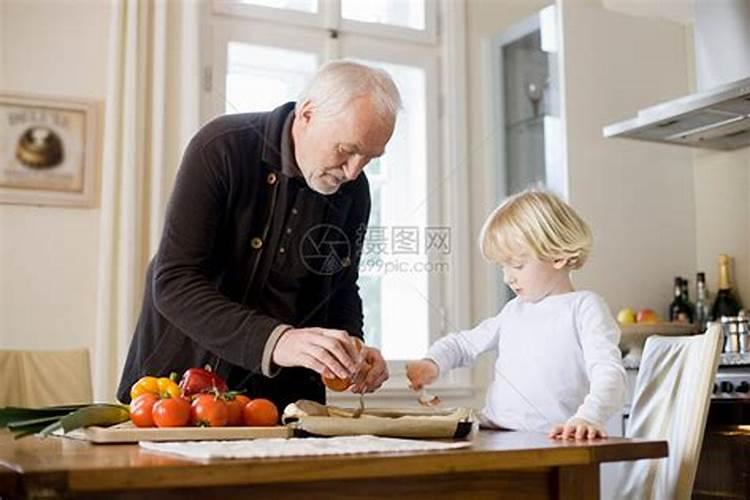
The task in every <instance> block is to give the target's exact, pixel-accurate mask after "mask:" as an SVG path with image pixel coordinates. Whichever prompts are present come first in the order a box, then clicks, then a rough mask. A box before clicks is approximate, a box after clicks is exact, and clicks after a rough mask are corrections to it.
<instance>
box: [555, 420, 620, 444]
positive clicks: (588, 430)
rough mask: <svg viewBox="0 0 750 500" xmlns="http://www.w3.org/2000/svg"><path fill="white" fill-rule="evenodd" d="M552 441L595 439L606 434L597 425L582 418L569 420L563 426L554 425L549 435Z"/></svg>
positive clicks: (604, 436)
mask: <svg viewBox="0 0 750 500" xmlns="http://www.w3.org/2000/svg"><path fill="white" fill-rule="evenodd" d="M549 437H551V438H553V439H563V440H564V439H597V438H606V437H607V434H606V433H605V432H604V429H602V428H601V427H600V426H599V425H597V424H594V423H592V422H589V421H588V420H584V419H582V418H571V419H570V420H568V421H567V422H565V423H564V424H559V425H556V426H554V427H553V428H552V430H551V431H550V433H549Z"/></svg>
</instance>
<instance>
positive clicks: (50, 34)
mask: <svg viewBox="0 0 750 500" xmlns="http://www.w3.org/2000/svg"><path fill="white" fill-rule="evenodd" d="M109 10H110V4H109V2H104V1H99V0H3V1H2V2H0V23H2V24H0V91H3V92H20V93H36V94H51V95H58V96H66V95H67V96H74V97H82V98H93V99H97V100H99V101H102V102H103V100H104V96H105V91H106V55H107V44H108V39H107V34H108V29H109ZM98 217H99V210H98V209H96V208H92V209H77V208H57V207H32V206H13V205H0V347H2V348H18V349H21V348H24V349H26V348H32V349H43V348H68V347H89V348H90V349H92V351H93V345H94V325H95V309H96V269H97V249H98V228H99V220H98Z"/></svg>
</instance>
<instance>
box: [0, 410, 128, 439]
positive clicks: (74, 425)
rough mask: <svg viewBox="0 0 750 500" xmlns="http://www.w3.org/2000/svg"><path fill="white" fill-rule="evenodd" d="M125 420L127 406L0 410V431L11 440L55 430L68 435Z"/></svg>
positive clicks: (47, 433)
mask: <svg viewBox="0 0 750 500" xmlns="http://www.w3.org/2000/svg"><path fill="white" fill-rule="evenodd" d="M128 418H129V411H128V408H127V406H122V405H119V404H109V403H96V404H89V405H66V406H47V407H44V408H22V407H17V406H8V407H4V408H0V428H3V427H7V428H8V430H9V431H11V432H12V433H13V437H14V438H15V439H19V438H22V437H25V436H30V435H32V434H36V433H37V432H39V433H41V434H42V435H43V436H47V435H49V434H51V433H53V432H55V431H56V430H58V429H62V430H63V432H70V431H72V430H74V429H78V428H81V427H88V426H91V425H99V426H103V427H108V426H110V425H115V424H119V423H121V422H125V421H126V420H128Z"/></svg>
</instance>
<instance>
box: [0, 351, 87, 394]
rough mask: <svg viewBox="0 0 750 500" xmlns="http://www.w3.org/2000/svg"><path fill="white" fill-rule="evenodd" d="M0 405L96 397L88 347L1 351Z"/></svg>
mask: <svg viewBox="0 0 750 500" xmlns="http://www.w3.org/2000/svg"><path fill="white" fill-rule="evenodd" d="M0 381H1V382H0V406H27V407H38V406H51V405H63V404H78V403H90V402H91V401H92V399H93V391H92V386H91V365H90V362H89V352H88V350H87V349H74V350H66V351H20V350H0Z"/></svg>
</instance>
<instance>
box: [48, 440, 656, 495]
mask: <svg viewBox="0 0 750 500" xmlns="http://www.w3.org/2000/svg"><path fill="white" fill-rule="evenodd" d="M628 444H629V445H630V446H632V445H633V444H637V449H636V450H627V447H625V448H622V447H618V450H612V451H610V452H604V453H601V452H597V449H598V448H560V450H559V451H561V452H562V453H560V454H555V456H554V457H553V456H551V455H550V454H549V450H534V449H525V450H506V451H503V454H504V460H503V464H501V465H499V464H498V463H497V457H496V456H495V454H494V453H493V452H492V451H483V450H477V451H473V452H472V451H469V450H467V451H466V452H464V453H461V454H458V455H455V454H451V453H449V452H448V453H445V452H438V453H430V454H424V455H405V456H400V455H398V454H392V455H360V456H352V455H349V456H333V457H318V459H317V460H316V462H315V464H314V465H315V466H314V467H311V466H310V463H300V462H299V461H298V460H294V459H291V460H285V459H281V460H264V461H236V460H217V461H208V462H206V461H203V462H197V461H185V462H184V463H181V464H179V465H174V466H172V465H165V466H159V467H153V468H144V469H133V470H132V471H131V472H132V474H123V470H122V469H120V468H103V469H88V470H75V471H69V472H68V473H67V482H68V485H67V486H68V487H69V488H70V490H72V491H100V490H107V489H127V488H171V487H198V486H219V485H223V486H227V485H230V486H231V485H251V484H267V483H275V482H310V481H332V480H345V479H364V478H370V479H372V478H398V477H407V476H429V475H439V474H452V473H464V472H487V471H513V470H532V469H537V470H539V469H551V468H558V467H566V466H577V465H592V464H599V463H601V462H608V461H617V460H634V459H641V458H658V457H662V456H666V442H654V441H650V442H640V443H628ZM615 446H616V445H615ZM602 448H606V447H602ZM626 452H627V453H626ZM625 455H627V456H625ZM507 462H513V463H510V464H508V463H507ZM206 464H214V465H218V464H221V467H215V468H211V469H206V468H205V466H206ZM193 472H194V473H193ZM40 474H41V473H40Z"/></svg>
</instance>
